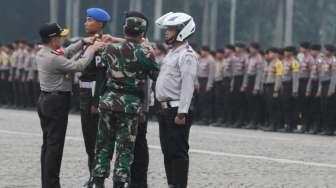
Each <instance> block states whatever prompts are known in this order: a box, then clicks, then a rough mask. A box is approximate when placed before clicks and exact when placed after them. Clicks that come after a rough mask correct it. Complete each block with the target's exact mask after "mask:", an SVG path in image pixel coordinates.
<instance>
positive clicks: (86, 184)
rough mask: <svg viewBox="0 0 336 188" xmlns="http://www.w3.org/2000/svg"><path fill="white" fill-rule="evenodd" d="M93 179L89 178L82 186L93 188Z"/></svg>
mask: <svg viewBox="0 0 336 188" xmlns="http://www.w3.org/2000/svg"><path fill="white" fill-rule="evenodd" d="M93 183H94V182H93V178H92V177H90V178H89V180H88V181H87V182H86V183H85V184H84V186H83V187H84V188H93Z"/></svg>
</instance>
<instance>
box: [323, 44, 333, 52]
mask: <svg viewBox="0 0 336 188" xmlns="http://www.w3.org/2000/svg"><path fill="white" fill-rule="evenodd" d="M324 48H325V49H326V50H327V51H329V52H331V53H334V52H335V46H334V45H332V44H326V45H324Z"/></svg>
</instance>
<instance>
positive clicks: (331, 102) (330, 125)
mask: <svg viewBox="0 0 336 188" xmlns="http://www.w3.org/2000/svg"><path fill="white" fill-rule="evenodd" d="M335 130H336V94H334V95H332V96H329V97H327V120H326V130H325V131H326V132H327V133H331V134H332V133H333V132H334V131H335Z"/></svg>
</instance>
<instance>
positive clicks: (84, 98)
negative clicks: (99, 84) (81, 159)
mask: <svg viewBox="0 0 336 188" xmlns="http://www.w3.org/2000/svg"><path fill="white" fill-rule="evenodd" d="M79 98H80V115H81V123H82V132H83V138H84V144H85V150H86V153H87V155H88V168H89V171H90V176H91V170H92V168H93V166H94V158H95V157H94V156H95V145H96V136H97V131H98V120H99V114H98V113H92V112H91V106H92V105H94V98H93V97H92V91H91V89H87V88H80V89H79Z"/></svg>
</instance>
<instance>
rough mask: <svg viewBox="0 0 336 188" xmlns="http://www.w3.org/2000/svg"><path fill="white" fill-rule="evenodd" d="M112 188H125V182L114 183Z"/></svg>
mask: <svg viewBox="0 0 336 188" xmlns="http://www.w3.org/2000/svg"><path fill="white" fill-rule="evenodd" d="M113 188H125V182H121V181H114V182H113Z"/></svg>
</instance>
